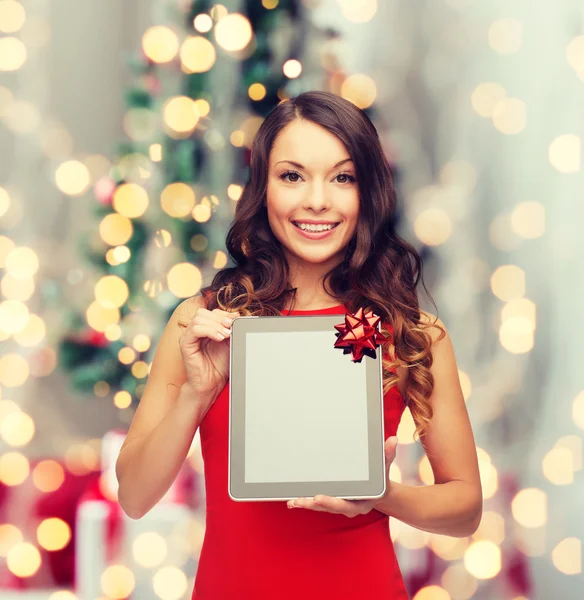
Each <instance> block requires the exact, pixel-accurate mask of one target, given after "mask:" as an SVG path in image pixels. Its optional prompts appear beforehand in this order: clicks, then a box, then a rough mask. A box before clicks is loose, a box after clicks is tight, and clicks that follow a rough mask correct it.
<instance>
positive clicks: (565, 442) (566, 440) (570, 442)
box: [554, 435, 584, 471]
mask: <svg viewBox="0 0 584 600" xmlns="http://www.w3.org/2000/svg"><path fill="white" fill-rule="evenodd" d="M583 445H584V443H583V441H582V438H581V437H580V436H579V435H564V436H563V437H561V438H560V439H559V440H558V441H557V442H556V443H555V446H554V448H564V449H566V450H568V451H569V452H570V453H571V455H572V467H573V469H574V471H580V470H581V469H582V458H583V454H582V447H583Z"/></svg>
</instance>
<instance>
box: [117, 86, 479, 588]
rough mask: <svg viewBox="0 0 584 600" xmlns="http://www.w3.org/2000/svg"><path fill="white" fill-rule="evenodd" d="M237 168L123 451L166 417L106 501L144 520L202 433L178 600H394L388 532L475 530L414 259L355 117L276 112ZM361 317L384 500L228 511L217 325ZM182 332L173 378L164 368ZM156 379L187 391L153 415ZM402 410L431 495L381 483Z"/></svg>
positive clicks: (456, 414)
mask: <svg viewBox="0 0 584 600" xmlns="http://www.w3.org/2000/svg"><path fill="white" fill-rule="evenodd" d="M250 156H251V162H250V179H249V181H248V182H247V184H246V186H245V188H244V190H243V192H242V194H241V196H240V198H239V200H238V202H237V205H236V210H235V218H234V221H233V223H232V225H231V226H230V228H229V231H228V233H227V238H226V247H227V250H228V252H229V255H230V257H231V259H232V261H233V262H234V265H233V266H229V267H227V268H225V269H222V270H220V271H219V272H218V273H217V274H216V275H215V277H214V279H213V281H212V282H211V285H209V286H207V287H205V288H203V289H202V290H201V294H200V295H199V296H196V297H194V298H191V299H188V300H186V301H185V302H183V303H182V304H181V305H180V308H181V311H185V312H187V311H188V314H186V315H185V318H184V319H182V320H181V319H178V318H176V317H173V319H172V320H171V322H170V323H169V324H168V326H167V329H166V330H165V334H164V340H166V341H165V343H164V344H161V352H160V353H158V351H157V354H156V355H155V358H154V362H153V368H152V374H151V376H150V378H149V382H148V385H147V387H146V390H145V392H144V394H143V396H142V400H141V402H140V407H139V410H140V411H141V413H140V416H139V420H138V421H135V422H133V423H132V427H131V429H130V432H129V434H128V436H129V437H133V438H134V439H136V436H138V435H139V434H140V429H141V428H142V430H143V429H144V425H140V420H141V421H142V423H144V422H146V421H145V420H147V421H148V422H149V423H154V422H156V421H157V420H160V418H161V413H165V414H166V417H165V418H164V419H163V420H162V421H161V426H160V428H158V429H157V430H155V431H154V433H153V434H152V435H147V434H142V439H143V442H134V446H133V448H134V450H133V452H134V454H133V455H132V450H131V449H132V445H130V444H127V448H130V454H128V452H126V455H125V460H122V461H121V462H120V465H121V466H120V469H119V472H120V473H121V474H122V476H121V483H120V490H121V497H122V498H124V505H125V506H128V507H132V506H133V507H134V509H133V510H134V514H135V515H140V514H143V512H144V510H145V507H146V508H147V507H148V506H150V505H151V504H152V499H153V498H155V497H156V496H157V495H159V494H160V493H161V491H162V490H163V489H164V488H165V487H166V483H167V482H168V481H169V480H172V478H173V477H174V475H173V474H174V473H176V471H177V470H178V468H179V466H180V465H179V462H180V457H184V455H185V454H186V450H187V449H188V442H190V440H191V439H192V435H194V431H196V430H197V429H198V428H199V427H200V436H201V449H202V454H203V460H204V464H205V469H204V475H205V489H206V509H207V510H206V528H205V539H204V542H203V547H202V550H201V555H200V559H199V566H198V570H197V577H196V580H195V586H194V592H193V599H196V600H234V599H235V598H237V599H238V600H268V599H271V598H278V600H292V599H293V598H298V597H300V596H302V597H304V598H310V599H313V598H335V599H336V600H353V599H354V598H367V599H368V600H376V599H379V600H381V598H392V599H393V600H406V599H407V591H406V588H405V584H404V581H403V579H402V576H401V572H400V568H399V565H398V563H397V560H396V556H395V552H394V549H393V544H392V540H391V536H390V531H389V516H390V515H392V516H394V517H395V518H397V519H400V520H402V521H404V522H406V523H408V524H409V525H412V526H413V527H417V528H419V529H423V530H425V531H429V532H435V533H441V534H445V535H453V536H467V535H470V534H471V533H472V532H473V531H474V530H476V528H477V526H478V522H479V520H480V515H481V510H482V502H481V486H480V479H479V473H478V464H477V457H476V450H475V446H474V440H473V436H472V430H471V427H470V423H469V419H468V414H467V411H466V405H465V402H464V397H463V394H462V390H461V387H460V381H459V377H458V370H457V366H456V361H455V358H454V351H453V348H452V344H451V342H450V339H449V337H448V335H447V333H446V330H445V328H444V326H443V324H442V323H441V322H440V321H438V320H437V319H436V318H435V317H433V316H431V315H429V314H427V313H425V312H423V311H421V310H420V307H419V303H418V296H417V289H416V287H417V285H418V283H419V282H420V281H421V268H422V264H421V259H420V257H419V256H418V254H417V253H416V251H415V249H414V248H413V247H412V246H411V245H410V244H408V243H407V242H405V241H404V240H403V239H402V238H400V237H399V235H398V234H397V233H396V231H395V221H394V214H395V208H396V194H395V190H394V188H393V181H392V175H391V171H390V167H389V164H388V161H387V159H386V157H385V154H384V152H383V148H382V146H381V143H380V140H379V136H378V134H377V131H376V129H375V127H374V126H373V124H372V123H371V121H370V120H369V118H368V117H367V115H366V114H365V113H364V112H363V111H362V110H360V109H358V108H357V107H356V106H355V105H354V104H352V103H351V102H349V101H348V100H345V99H343V98H341V97H339V96H336V95H334V94H332V93H328V92H306V93H304V94H301V95H300V96H297V97H296V98H293V99H291V100H288V101H285V102H281V103H280V104H279V105H278V106H277V107H276V108H274V110H273V111H272V112H271V113H270V114H269V115H268V116H267V118H266V119H265V120H264V122H263V123H262V125H261V127H260V128H259V130H258V132H257V134H256V136H255V139H254V141H253V144H252V148H251V155H250ZM359 309H363V310H365V311H366V312H368V311H369V310H371V311H373V312H374V313H375V314H376V315H378V316H379V317H380V319H381V323H382V329H383V330H384V331H383V332H384V333H385V334H386V336H385V340H386V341H385V342H383V344H382V348H381V353H380V356H381V364H382V369H383V391H384V395H383V410H384V436H385V440H386V443H385V452H386V465H387V467H388V472H387V473H386V476H387V482H386V483H387V485H386V493H385V494H384V495H383V497H382V498H379V499H374V500H365V501H351V500H345V499H343V498H328V497H326V496H321V495H317V496H316V497H315V498H313V499H310V498H298V499H294V500H293V501H291V502H290V506H293V507H294V508H293V510H288V509H287V507H286V503H285V502H234V501H233V500H232V499H231V498H230V497H229V494H228V491H227V484H228V431H229V370H228V362H229V361H228V348H229V339H228V338H229V332H230V330H229V327H230V322H229V317H230V315H232V314H233V313H239V314H240V315H258V316H262V315H291V314H292V315H293V314H297V315H298V314H304V315H308V314H339V315H342V314H345V313H346V311H347V310H350V311H351V312H356V311H357V310H359ZM186 317H188V318H186ZM181 321H182V322H186V327H185V328H184V333H183V334H182V335H181V338H180V341H179V344H180V348H181V352H182V354H181V356H182V361H183V362H184V365H185V367H184V369H183V368H182V364H177V362H178V361H177V354H178V349H177V345H178V344H177V343H176V336H177V332H176V329H178V327H177V322H178V324H179V325H180V322H181ZM169 378H170V379H169ZM169 380H170V381H171V382H176V383H177V385H179V383H178V382H183V381H185V380H186V382H185V383H184V384H182V387H180V391H179V393H178V396H177V398H178V399H176V400H173V399H169V400H168V401H167V404H166V405H163V404H162V403H161V402H160V401H159V402H158V403H157V402H156V397H157V395H158V397H159V398H160V396H161V395H162V391H163V390H164V386H165V385H166V383H167V382H168V381H169ZM157 390H158V391H157ZM406 405H407V406H408V407H409V409H410V411H411V413H412V416H413V417H414V419H415V421H416V425H417V432H418V434H419V435H420V438H421V440H422V443H423V444H424V449H425V450H426V454H427V456H428V459H429V461H430V464H431V466H432V471H433V474H434V480H435V482H436V483H435V484H434V485H429V486H422V487H416V486H410V485H404V484H400V483H397V482H393V481H390V480H389V465H390V464H391V461H392V460H393V457H394V456H395V453H396V441H397V440H396V437H395V436H396V432H397V428H398V425H399V422H400V418H401V416H402V414H403V412H404V410H405V408H406ZM137 417H138V413H137ZM307 418H310V416H309V415H308V416H307ZM278 433H279V432H276V435H277V434H278ZM136 444H138V445H136ZM140 444H143V446H141V445H140ZM168 457H170V458H168ZM131 460H133V461H135V462H130V461H131ZM153 465H154V466H153ZM140 466H141V469H138V468H137V467H140ZM136 490H139V493H138V491H136ZM349 519H351V521H350V522H349Z"/></svg>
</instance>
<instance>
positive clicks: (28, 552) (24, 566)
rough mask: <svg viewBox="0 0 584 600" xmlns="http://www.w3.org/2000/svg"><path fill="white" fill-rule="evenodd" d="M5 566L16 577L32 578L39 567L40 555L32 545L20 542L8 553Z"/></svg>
mask: <svg viewBox="0 0 584 600" xmlns="http://www.w3.org/2000/svg"><path fill="white" fill-rule="evenodd" d="M6 566H7V567H8V569H9V571H10V572H11V573H14V575H16V576H17V577H32V576H33V575H34V574H35V573H36V572H37V571H38V570H39V568H40V566H41V554H40V552H39V551H38V549H37V548H36V547H35V546H33V545H32V544H29V543H28V542H20V543H19V544H15V545H14V546H13V547H12V548H11V549H10V551H9V552H8V556H7V557H6Z"/></svg>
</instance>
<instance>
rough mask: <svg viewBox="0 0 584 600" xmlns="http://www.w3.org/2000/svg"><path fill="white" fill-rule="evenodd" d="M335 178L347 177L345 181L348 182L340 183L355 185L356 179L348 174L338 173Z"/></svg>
mask: <svg viewBox="0 0 584 600" xmlns="http://www.w3.org/2000/svg"><path fill="white" fill-rule="evenodd" d="M337 177H347V179H348V180H349V181H348V182H347V181H341V183H349V182H350V183H355V181H356V179H355V178H354V177H353V176H352V175H349V174H348V173H339V174H338V175H337Z"/></svg>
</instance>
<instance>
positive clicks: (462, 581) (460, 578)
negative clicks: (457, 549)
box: [442, 563, 478, 600]
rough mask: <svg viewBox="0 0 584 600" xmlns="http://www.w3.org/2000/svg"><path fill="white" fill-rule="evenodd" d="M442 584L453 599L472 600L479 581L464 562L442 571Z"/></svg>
mask: <svg viewBox="0 0 584 600" xmlns="http://www.w3.org/2000/svg"><path fill="white" fill-rule="evenodd" d="M442 586H443V587H444V589H445V590H446V591H447V592H448V593H449V594H451V595H452V598H453V600H470V598H472V597H473V595H474V593H475V592H476V591H477V588H478V582H477V580H476V578H475V577H473V576H472V575H471V574H470V573H469V572H468V571H467V570H466V569H465V568H464V565H462V564H460V563H459V564H456V565H452V566H450V567H448V568H447V569H446V570H445V571H444V573H442Z"/></svg>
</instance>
